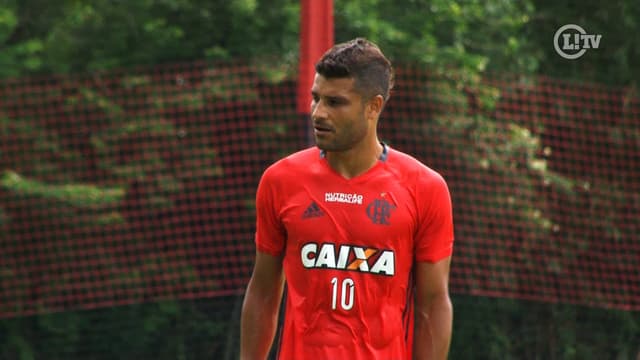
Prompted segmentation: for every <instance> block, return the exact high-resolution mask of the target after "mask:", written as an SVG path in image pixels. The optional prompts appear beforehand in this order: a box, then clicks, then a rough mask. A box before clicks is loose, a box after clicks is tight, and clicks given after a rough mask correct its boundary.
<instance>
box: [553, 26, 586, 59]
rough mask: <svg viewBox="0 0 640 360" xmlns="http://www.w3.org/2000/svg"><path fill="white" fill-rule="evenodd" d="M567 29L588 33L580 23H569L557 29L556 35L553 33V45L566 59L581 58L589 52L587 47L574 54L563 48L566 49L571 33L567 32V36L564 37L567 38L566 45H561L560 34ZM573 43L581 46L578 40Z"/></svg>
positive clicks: (582, 33) (583, 33)
mask: <svg viewBox="0 0 640 360" xmlns="http://www.w3.org/2000/svg"><path fill="white" fill-rule="evenodd" d="M567 30H575V31H577V32H578V33H580V34H581V35H586V34H587V32H586V31H585V30H584V29H583V28H582V27H580V26H579V25H576V24H567V25H564V26H561V27H560V28H559V29H558V30H557V31H556V33H555V35H553V47H554V48H555V49H556V52H557V53H558V55H560V56H562V57H563V58H565V59H569V60H575V59H577V58H579V57H580V56H582V55H584V53H586V52H587V49H585V48H582V49H580V50H579V51H578V52H577V53H573V54H569V53H567V52H565V51H564V49H563V48H565V49H566V42H567V38H568V35H569V34H566V35H567V37H563V39H564V40H565V46H563V47H561V46H560V36H562V34H564V33H565V32H566V31H567ZM573 45H574V46H578V47H579V43H578V42H576V44H573Z"/></svg>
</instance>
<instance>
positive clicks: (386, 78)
mask: <svg viewBox="0 0 640 360" xmlns="http://www.w3.org/2000/svg"><path fill="white" fill-rule="evenodd" d="M316 72H317V73H318V74H320V75H322V76H324V77H326V78H328V79H329V78H353V79H354V81H355V82H354V87H355V89H356V91H358V92H359V93H360V95H362V97H363V98H365V99H370V98H372V97H374V96H376V95H382V97H383V99H384V101H385V102H386V101H387V100H388V99H389V93H390V91H391V89H392V88H393V80H394V79H393V67H392V66H391V62H390V61H389V60H388V59H387V58H386V57H385V56H384V54H383V53H382V51H381V50H380V48H379V47H378V46H377V45H376V44H374V43H372V42H371V41H369V40H367V39H364V38H356V39H353V40H350V41H347V42H344V43H341V44H337V45H335V46H333V47H332V48H331V49H329V50H327V52H325V53H324V55H322V57H321V58H320V60H319V61H318V62H317V63H316Z"/></svg>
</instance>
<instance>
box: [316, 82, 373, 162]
mask: <svg viewBox="0 0 640 360" xmlns="http://www.w3.org/2000/svg"><path fill="white" fill-rule="evenodd" d="M311 95H312V98H313V99H312V101H311V120H312V121H313V134H314V137H315V140H316V145H317V146H318V147H319V148H320V149H322V150H325V151H347V150H350V149H352V148H354V147H355V146H356V145H357V144H358V143H360V142H362V141H363V140H364V139H365V138H366V137H367V135H368V134H369V132H370V127H371V123H370V121H368V120H367V119H366V117H365V104H364V102H363V99H362V96H361V95H360V94H359V93H358V92H357V91H356V90H355V89H354V79H352V78H325V77H324V76H322V75H319V74H316V77H315V79H314V81H313V87H312V88H311Z"/></svg>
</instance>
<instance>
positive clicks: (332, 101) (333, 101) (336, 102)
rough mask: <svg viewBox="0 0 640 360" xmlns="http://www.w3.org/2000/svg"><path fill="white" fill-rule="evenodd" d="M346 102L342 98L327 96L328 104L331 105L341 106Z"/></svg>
mask: <svg viewBox="0 0 640 360" xmlns="http://www.w3.org/2000/svg"><path fill="white" fill-rule="evenodd" d="M344 103H345V102H344V100H343V99H340V98H333V97H330V98H327V105H329V106H339V105H342V104H344Z"/></svg>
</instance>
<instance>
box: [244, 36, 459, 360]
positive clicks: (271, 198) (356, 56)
mask: <svg viewBox="0 0 640 360" xmlns="http://www.w3.org/2000/svg"><path fill="white" fill-rule="evenodd" d="M392 85H393V69H392V67H391V64H390V62H389V60H387V58H386V57H385V56H384V55H383V54H382V52H381V51H380V49H379V48H378V47H377V46H376V45H375V44H373V43H371V42H369V41H367V40H365V39H362V38H358V39H355V40H352V41H349V42H346V43H343V44H338V45H336V46H334V47H333V48H332V49H330V50H329V51H327V52H326V53H325V54H324V55H323V57H322V58H321V59H320V60H319V62H318V63H317V64H316V76H315V79H314V83H313V87H312V89H311V93H312V97H313V100H312V103H311V120H312V122H313V128H314V136H315V141H316V144H317V147H312V148H309V149H306V150H303V151H300V152H298V153H295V154H293V155H290V156H288V157H286V158H284V159H282V160H280V161H278V162H277V163H275V164H273V165H271V166H270V167H269V168H268V169H267V170H266V171H265V172H264V174H263V176H262V179H261V181H260V185H259V186H258V190H257V196H256V201H257V202H256V207H257V230H256V239H255V240H256V246H257V253H256V259H255V267H254V270H253V275H252V277H251V280H250V282H249V285H248V287H247V291H246V294H245V299H244V304H243V309H242V321H241V329H242V330H241V358H242V359H247V360H256V359H265V358H266V356H267V355H268V353H269V350H270V348H271V346H272V342H273V339H274V336H275V332H276V327H277V323H278V309H279V304H280V302H281V299H282V294H283V289H284V284H285V279H286V287H287V291H286V296H285V306H286V307H285V314H284V319H283V323H282V326H283V329H282V330H281V336H280V338H281V339H280V342H279V344H277V347H278V348H277V350H276V351H277V353H278V358H279V359H313V360H320V359H350V360H359V359H367V360H370V359H381V360H393V359H411V358H412V357H413V358H414V359H445V358H446V357H447V353H448V350H449V344H450V339H451V327H452V316H453V315H452V314H453V310H452V305H451V301H450V298H449V293H448V279H449V264H450V259H451V254H452V246H453V221H452V212H451V200H450V196H449V191H448V188H447V185H446V183H445V181H444V180H443V178H442V177H441V176H440V175H439V174H437V173H436V172H435V171H433V170H431V169H430V168H428V167H427V166H425V165H423V164H421V163H420V162H418V161H417V160H416V159H414V158H412V157H410V156H409V155H406V154H404V153H401V152H399V151H397V150H394V149H391V148H390V147H389V146H387V145H386V144H383V143H381V142H380V141H379V140H378V137H377V132H376V128H377V123H378V118H379V116H380V113H381V112H382V109H383V107H384V105H385V103H386V101H387V100H388V98H389V92H390V89H391V87H392ZM414 305H415V306H414ZM414 319H415V324H414Z"/></svg>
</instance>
